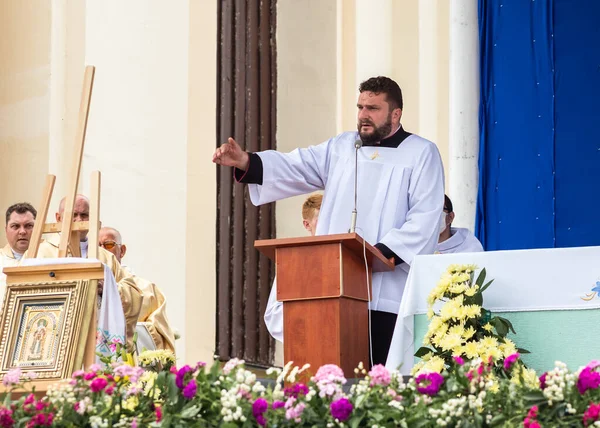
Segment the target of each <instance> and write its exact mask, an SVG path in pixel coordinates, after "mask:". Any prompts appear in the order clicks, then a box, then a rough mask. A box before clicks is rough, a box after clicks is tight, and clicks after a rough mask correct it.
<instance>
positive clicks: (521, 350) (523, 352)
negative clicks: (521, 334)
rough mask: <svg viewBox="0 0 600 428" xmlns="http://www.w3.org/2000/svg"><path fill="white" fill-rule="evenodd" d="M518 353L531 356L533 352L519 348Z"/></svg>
mask: <svg viewBox="0 0 600 428" xmlns="http://www.w3.org/2000/svg"><path fill="white" fill-rule="evenodd" d="M517 352H518V353H519V354H531V352H529V351H528V350H527V349H524V348H517Z"/></svg>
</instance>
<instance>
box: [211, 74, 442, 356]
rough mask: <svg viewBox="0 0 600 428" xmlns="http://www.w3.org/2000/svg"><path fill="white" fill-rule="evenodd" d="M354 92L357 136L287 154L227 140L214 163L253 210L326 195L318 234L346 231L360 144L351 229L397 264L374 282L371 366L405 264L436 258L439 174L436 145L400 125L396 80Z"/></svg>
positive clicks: (389, 330)
mask: <svg viewBox="0 0 600 428" xmlns="http://www.w3.org/2000/svg"><path fill="white" fill-rule="evenodd" d="M359 91H360V95H359V97H358V103H357V107H358V123H357V128H358V131H354V132H344V133H342V134H339V135H337V136H335V137H333V138H331V139H329V140H328V141H325V142H324V143H321V144H319V145H317V146H311V147H308V148H306V149H296V150H294V151H292V152H290V153H279V152H276V151H272V150H268V151H264V152H260V153H247V152H245V151H243V150H242V149H241V148H240V146H239V145H238V144H237V142H236V141H235V140H234V139H233V138H229V140H228V142H227V143H225V144H223V145H222V146H221V147H219V148H218V149H217V150H216V151H215V153H214V155H213V162H215V163H217V164H220V165H224V166H233V167H235V168H236V169H235V170H234V174H235V177H236V179H237V180H238V181H239V182H242V183H247V184H248V190H249V193H250V198H251V201H252V203H253V204H255V205H261V204H265V203H269V202H273V201H277V200H279V199H284V198H287V197H290V196H296V195H301V194H304V193H309V192H313V191H316V190H324V191H325V192H324V195H323V204H322V205H321V210H320V212H319V221H318V224H317V231H316V234H317V235H328V234H336V233H346V232H348V227H349V226H350V218H351V213H352V210H353V208H354V177H355V171H354V159H355V150H356V149H355V142H356V141H357V140H358V139H360V140H361V141H362V143H363V146H362V148H360V149H359V151H358V204H357V207H358V209H357V211H358V218H357V225H356V231H357V232H358V233H359V234H360V235H361V236H363V237H364V238H365V239H366V241H367V242H369V243H371V244H374V245H375V247H376V248H378V249H379V250H380V251H381V252H382V254H383V255H384V256H386V257H388V258H391V257H393V258H394V260H395V264H396V269H395V270H394V271H393V272H383V273H374V274H373V278H372V286H373V293H372V301H371V303H370V309H371V320H372V328H371V333H372V343H373V361H372V363H373V364H379V363H381V364H384V363H385V360H386V358H387V353H388V349H389V345H390V341H391V338H392V334H393V331H394V326H395V322H396V316H397V313H398V310H399V308H400V300H401V298H402V292H403V290H404V285H405V283H406V278H407V276H408V269H409V266H410V264H411V262H412V260H413V258H414V257H415V256H416V255H418V254H433V252H434V250H435V245H436V244H437V240H438V235H439V222H440V216H441V212H442V208H443V206H442V205H443V203H442V201H443V197H444V172H443V167H442V160H441V158H440V154H439V152H438V149H437V147H436V145H435V144H434V143H432V142H431V141H427V140H425V139H424V138H421V137H419V136H417V135H413V134H410V133H409V132H407V131H406V130H405V129H404V128H403V127H402V126H401V124H400V119H401V117H402V108H403V101H402V91H401V90H400V87H399V86H398V84H397V83H396V82H394V81H393V80H392V79H389V78H387V77H373V78H371V79H368V80H366V81H365V82H363V83H361V84H360V87H359Z"/></svg>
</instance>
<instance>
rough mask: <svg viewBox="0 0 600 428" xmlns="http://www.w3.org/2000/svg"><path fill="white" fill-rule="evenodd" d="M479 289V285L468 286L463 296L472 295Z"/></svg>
mask: <svg viewBox="0 0 600 428" xmlns="http://www.w3.org/2000/svg"><path fill="white" fill-rule="evenodd" d="M478 291H479V286H478V285H477V284H475V285H474V286H473V287H468V288H467V289H466V291H465V296H469V297H473V296H474V295H475V294H477V292H478Z"/></svg>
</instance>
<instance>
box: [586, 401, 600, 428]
mask: <svg viewBox="0 0 600 428" xmlns="http://www.w3.org/2000/svg"><path fill="white" fill-rule="evenodd" d="M598 418H600V403H598V404H594V403H592V404H590V405H589V407H588V408H587V410H586V411H585V413H584V414H583V425H585V426H588V425H591V424H593V423H594V422H596V421H597V420H598Z"/></svg>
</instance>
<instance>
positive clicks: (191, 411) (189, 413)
mask: <svg viewBox="0 0 600 428" xmlns="http://www.w3.org/2000/svg"><path fill="white" fill-rule="evenodd" d="M199 411H200V409H199V408H198V406H190V407H188V408H184V409H183V410H182V411H181V417H182V418H186V419H188V418H193V417H195V416H196V415H197V414H198V412H199Z"/></svg>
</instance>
